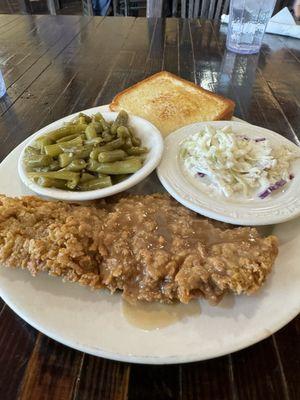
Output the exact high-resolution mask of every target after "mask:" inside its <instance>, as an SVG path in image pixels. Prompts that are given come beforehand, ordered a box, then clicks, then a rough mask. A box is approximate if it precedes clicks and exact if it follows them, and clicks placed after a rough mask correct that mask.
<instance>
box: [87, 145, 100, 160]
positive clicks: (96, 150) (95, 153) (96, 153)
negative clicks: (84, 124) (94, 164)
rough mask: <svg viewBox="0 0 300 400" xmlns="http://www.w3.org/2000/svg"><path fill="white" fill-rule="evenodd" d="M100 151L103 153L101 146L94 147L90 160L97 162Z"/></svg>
mask: <svg viewBox="0 0 300 400" xmlns="http://www.w3.org/2000/svg"><path fill="white" fill-rule="evenodd" d="M100 151H101V150H100V147H99V146H97V147H94V148H93V150H92V151H91V153H90V158H91V159H92V160H96V161H97V160H98V156H99V153H100Z"/></svg>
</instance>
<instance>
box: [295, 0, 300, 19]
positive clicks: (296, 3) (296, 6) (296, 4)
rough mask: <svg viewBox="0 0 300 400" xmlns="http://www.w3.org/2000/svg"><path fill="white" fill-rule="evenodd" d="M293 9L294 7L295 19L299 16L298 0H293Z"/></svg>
mask: <svg viewBox="0 0 300 400" xmlns="http://www.w3.org/2000/svg"><path fill="white" fill-rule="evenodd" d="M293 9H294V13H295V17H296V18H297V19H299V18H300V0H295V2H294V6H293Z"/></svg>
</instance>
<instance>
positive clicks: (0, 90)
mask: <svg viewBox="0 0 300 400" xmlns="http://www.w3.org/2000/svg"><path fill="white" fill-rule="evenodd" d="M5 93H6V87H5V82H4V79H3V76H2V72H1V71H0V99H1V97H3V96H4V95H5Z"/></svg>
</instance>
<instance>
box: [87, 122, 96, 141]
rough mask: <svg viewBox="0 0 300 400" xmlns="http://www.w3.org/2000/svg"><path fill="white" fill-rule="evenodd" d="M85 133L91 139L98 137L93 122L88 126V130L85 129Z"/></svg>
mask: <svg viewBox="0 0 300 400" xmlns="http://www.w3.org/2000/svg"><path fill="white" fill-rule="evenodd" d="M85 135H86V138H87V139H88V140H89V139H93V138H96V137H97V131H96V128H95V127H94V126H92V125H91V124H90V125H88V126H87V127H86V130H85Z"/></svg>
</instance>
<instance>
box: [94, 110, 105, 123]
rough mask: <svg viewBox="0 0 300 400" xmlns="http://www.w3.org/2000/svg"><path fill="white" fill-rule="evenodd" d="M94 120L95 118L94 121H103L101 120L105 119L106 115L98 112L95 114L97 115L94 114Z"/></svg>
mask: <svg viewBox="0 0 300 400" xmlns="http://www.w3.org/2000/svg"><path fill="white" fill-rule="evenodd" d="M93 120H94V121H97V122H101V121H103V120H104V117H103V115H102V114H101V113H100V112H98V113H97V114H95V115H94V116H93Z"/></svg>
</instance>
